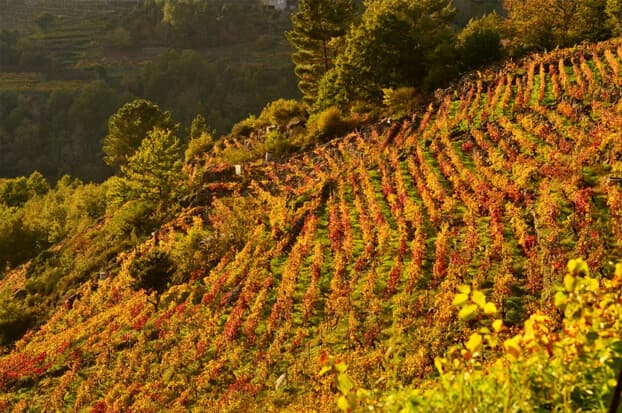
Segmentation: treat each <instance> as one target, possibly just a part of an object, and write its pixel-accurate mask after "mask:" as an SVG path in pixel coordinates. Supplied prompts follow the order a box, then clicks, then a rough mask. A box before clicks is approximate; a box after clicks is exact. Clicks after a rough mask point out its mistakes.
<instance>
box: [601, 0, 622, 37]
mask: <svg viewBox="0 0 622 413" xmlns="http://www.w3.org/2000/svg"><path fill="white" fill-rule="evenodd" d="M605 13H606V14H607V23H608V26H609V28H610V29H611V32H612V33H613V34H614V35H616V36H619V35H621V34H622V0H607V4H606V7H605Z"/></svg>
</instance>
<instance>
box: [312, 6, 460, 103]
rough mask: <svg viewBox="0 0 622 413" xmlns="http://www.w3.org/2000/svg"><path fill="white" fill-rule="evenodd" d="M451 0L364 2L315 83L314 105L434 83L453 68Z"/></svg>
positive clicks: (373, 96) (378, 97) (374, 98)
mask: <svg viewBox="0 0 622 413" xmlns="http://www.w3.org/2000/svg"><path fill="white" fill-rule="evenodd" d="M454 14H455V8H454V7H453V5H452V2H451V1H450V0H421V1H410V0H383V1H377V2H369V3H367V8H366V10H365V12H364V13H363V17H362V21H361V23H360V24H359V25H358V26H357V27H356V28H354V29H353V30H351V31H350V33H349V34H348V36H347V38H346V45H345V49H344V51H343V53H341V54H340V55H339V57H338V59H337V61H336V64H335V69H334V70H333V71H330V72H328V73H327V74H326V75H325V77H324V79H323V80H322V82H321V84H320V90H321V95H320V96H319V99H318V103H317V106H318V107H319V108H324V107H328V106H331V105H334V104H343V103H344V102H351V101H353V100H358V99H360V100H368V101H369V100H371V101H378V102H379V101H380V100H381V99H382V89H384V88H397V87H400V86H415V87H419V86H430V87H434V86H437V84H436V83H437V82H439V81H446V80H447V79H448V78H450V77H451V74H452V72H455V65H453V61H454V60H455V59H454V52H453V50H454V37H455V36H454V33H453V29H452V28H451V21H452V18H453V16H454Z"/></svg>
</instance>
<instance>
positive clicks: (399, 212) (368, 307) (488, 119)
mask: <svg viewBox="0 0 622 413" xmlns="http://www.w3.org/2000/svg"><path fill="white" fill-rule="evenodd" d="M621 94H622V41H620V40H615V41H611V42H607V43H601V44H597V45H590V46H586V47H578V48H574V49H567V50H557V51H555V52H553V53H550V54H545V55H534V56H531V57H530V58H528V59H526V60H524V61H521V62H520V63H510V64H508V65H506V66H504V67H503V68H502V69H501V70H500V71H499V72H482V73H480V72H478V73H474V74H472V75H470V76H468V77H467V78H465V79H463V80H462V81H461V82H460V83H459V85H458V86H456V87H455V88H453V89H448V90H445V91H443V92H442V93H439V94H438V95H439V98H438V100H437V101H435V102H433V103H431V104H430V105H429V107H428V109H427V111H424V112H421V113H413V114H412V115H411V116H409V117H408V118H406V119H401V120H399V121H395V120H394V121H393V122H385V123H383V124H378V125H374V126H373V127H370V128H365V129H363V130H362V131H360V132H359V133H352V134H350V135H348V136H345V137H343V138H340V139H336V140H333V141H331V142H329V143H327V144H325V145H322V146H318V147H316V148H315V149H313V150H310V151H308V152H304V153H299V154H297V155H295V156H292V157H290V158H288V159H287V160H285V161H283V162H280V163H262V164H249V165H245V166H244V170H243V173H242V176H241V177H236V176H235V174H233V172H232V166H228V165H213V164H212V158H211V156H210V155H209V154H206V155H205V159H204V162H205V165H204V167H205V171H206V172H203V173H202V176H198V175H199V171H202V169H201V168H200V167H199V166H196V165H195V169H194V170H192V171H189V172H188V176H190V177H191V178H190V179H191V180H193V184H195V185H196V187H197V188H198V190H197V191H196V193H195V194H194V197H193V201H192V203H191V205H190V206H189V207H188V208H187V209H186V210H184V211H182V212H181V213H180V214H179V216H178V217H176V218H175V219H173V220H171V222H169V223H168V224H166V225H164V226H162V227H161V228H158V229H157V230H156V231H154V233H153V234H152V236H151V237H150V238H149V239H147V240H146V241H145V242H142V243H141V244H140V245H138V246H137V247H136V248H130V247H128V248H127V249H126V250H125V251H124V252H122V253H120V254H118V255H116V256H113V257H108V256H106V252H109V250H106V249H105V248H103V247H100V248H99V249H98V251H99V252H98V253H99V254H101V257H105V256H106V259H104V258H102V261H103V262H104V263H105V264H106V265H108V267H107V269H106V271H102V273H101V274H100V273H98V272H97V271H96V269H95V267H93V268H90V273H89V272H85V273H84V274H87V276H86V277H85V278H86V281H85V282H84V283H83V284H82V285H81V287H80V288H79V289H78V290H77V291H75V293H74V294H73V295H71V296H70V297H69V296H68V297H55V303H56V307H55V310H54V311H53V314H52V315H51V317H50V318H49V319H48V320H47V321H46V322H45V323H44V324H43V325H41V326H40V327H38V328H36V329H34V330H32V331H31V332H29V333H27V334H26V335H25V336H24V337H23V338H22V339H20V340H19V341H17V342H16V343H15V345H14V346H12V347H10V348H6V349H5V354H4V355H2V356H0V390H2V395H0V406H2V407H3V408H4V410H6V411H39V410H40V411H52V410H60V411H97V412H101V411H118V412H125V411H137V412H138V411H140V412H149V411H153V412H155V411H163V410H166V411H189V410H193V409H194V410H196V411H219V412H220V411H236V412H237V411H314V410H316V411H332V410H336V409H337V405H336V402H335V400H336V395H337V394H338V391H337V390H336V389H335V386H334V385H333V379H332V377H330V376H319V375H318V373H319V371H320V369H321V368H322V365H321V361H323V360H324V359H326V357H327V356H328V355H332V356H336V357H338V358H340V359H341V360H343V361H344V362H345V363H347V365H348V366H349V367H348V374H349V375H350V377H352V378H353V379H354V380H356V382H357V383H359V384H360V385H361V386H363V387H375V388H379V389H381V390H384V389H387V390H393V389H397V388H399V387H401V386H411V385H412V386H416V384H417V383H420V381H421V380H424V379H427V378H429V377H430V376H431V375H433V374H434V371H435V367H434V359H435V357H438V356H443V355H444V354H445V352H446V350H447V348H448V347H449V346H450V345H452V344H454V343H458V342H461V341H462V340H464V339H465V338H467V337H469V334H470V333H471V332H473V331H475V330H476V329H477V328H478V327H477V326H476V325H474V324H472V323H469V322H465V321H464V320H461V319H459V318H458V317H457V313H458V312H457V310H456V309H455V308H454V306H452V302H453V301H454V296H455V294H456V293H457V288H458V286H459V285H461V284H467V285H470V286H472V287H473V288H477V289H480V290H482V291H484V292H485V294H486V296H487V297H488V299H489V300H490V301H492V302H493V303H494V304H495V306H496V308H497V309H498V310H499V313H500V315H501V316H502V318H503V322H504V325H505V326H507V330H506V332H505V333H504V334H506V335H507V337H509V336H510V335H511V334H514V333H517V332H519V331H520V330H521V328H522V325H523V322H524V320H525V319H527V318H528V317H529V315H531V314H534V313H536V312H541V313H543V314H546V315H548V316H550V317H551V318H552V319H554V320H559V317H560V316H559V314H558V313H557V310H556V309H555V307H554V306H553V298H552V297H553V291H554V290H553V285H555V284H557V283H560V282H561V281H562V279H563V277H564V274H565V272H566V263H567V261H568V260H569V259H571V258H578V257H580V258H583V259H584V260H585V261H586V262H587V263H588V264H589V267H590V269H591V272H592V274H595V275H596V276H597V277H599V278H608V277H611V276H612V274H613V272H614V265H613V264H614V263H615V262H618V261H619V260H620V258H621V257H622V187H621V186H620V183H619V180H618V179H615V178H618V177H622V141H621V140H620V133H621V132H622V131H621V129H622V105H621V104H620V103H619V101H620V96H621ZM193 172H194V173H193ZM110 219H111V218H110V217H109V216H108V217H107V218H106V219H105V220H103V222H100V223H99V224H98V225H104V224H105V221H106V220H110ZM96 230H97V229H96V228H87V229H85V232H84V233H83V234H82V235H81V237H82V238H81V240H80V241H79V242H78V241H76V240H71V241H70V242H65V243H63V244H58V245H57V246H56V247H54V248H52V249H51V250H50V251H52V252H48V253H49V254H52V255H53V253H54V252H53V251H54V249H55V248H56V250H62V249H63V248H72V250H71V252H72V254H73V257H74V259H75V260H76V261H77V260H79V259H80V258H81V257H85V256H88V254H93V251H92V250H89V249H88V248H85V245H90V244H88V242H89V241H88V240H89V239H95V235H93V234H94V233H95V232H96ZM89 237H91V238H89ZM108 246H109V247H111V246H110V245H108ZM69 255H71V254H69ZM162 257H167V258H162ZM106 260H108V261H106ZM59 261H61V260H60V259H59ZM40 262H41V260H39V262H38V263H37V262H33V263H31V264H30V266H28V265H27V266H25V267H23V268H20V269H17V270H15V271H13V272H12V273H10V274H8V275H7V276H6V277H5V278H4V279H3V280H1V281H0V291H4V293H6V294H12V295H13V297H14V298H13V299H14V300H15V301H18V300H20V296H22V295H21V294H19V291H21V290H22V289H23V288H24V286H25V284H27V282H28V278H36V276H37V275H36V270H37V268H38V267H37V265H40ZM169 267H173V268H174V270H170V271H169ZM58 268H62V267H61V264H60V263H59V266H58ZM28 271H30V272H28ZM172 272H175V274H185V275H186V277H185V278H183V277H182V279H181V280H180V281H179V282H176V283H173V284H174V285H172V286H171V287H170V288H168V289H167V290H166V291H164V292H163V293H162V294H161V296H160V297H159V298H155V295H153V294H152V295H149V294H147V293H146V292H145V291H144V290H138V291H136V290H135V289H134V288H132V286H133V285H134V278H135V277H137V276H138V275H139V274H145V273H152V274H155V275H158V274H169V275H170V273H172ZM62 279H63V275H62V274H61V275H60V279H59V280H60V281H58V282H62ZM557 327H559V325H558V326H557ZM558 333H559V334H560V335H563V334H565V332H563V331H558ZM618 333H621V332H620V331H618Z"/></svg>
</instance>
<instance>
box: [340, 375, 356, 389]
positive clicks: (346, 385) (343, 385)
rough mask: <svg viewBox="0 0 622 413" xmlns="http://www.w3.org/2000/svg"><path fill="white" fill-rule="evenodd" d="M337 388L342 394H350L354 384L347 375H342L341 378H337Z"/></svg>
mask: <svg viewBox="0 0 622 413" xmlns="http://www.w3.org/2000/svg"><path fill="white" fill-rule="evenodd" d="M337 388H338V389H339V391H340V392H341V393H343V394H348V393H349V392H350V390H352V388H354V383H353V382H352V379H351V378H350V377H348V375H347V374H344V373H341V374H340V375H339V376H337Z"/></svg>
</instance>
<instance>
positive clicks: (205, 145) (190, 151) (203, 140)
mask: <svg viewBox="0 0 622 413" xmlns="http://www.w3.org/2000/svg"><path fill="white" fill-rule="evenodd" d="M213 147H214V138H213V137H212V135H211V134H210V133H208V132H202V133H201V134H200V135H199V136H198V137H196V138H192V139H190V142H188V147H187V148H186V151H185V153H184V159H185V161H186V162H190V161H192V160H193V159H194V158H196V157H198V156H199V155H201V154H203V153H205V152H208V151H209V150H210V149H212V148H213Z"/></svg>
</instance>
